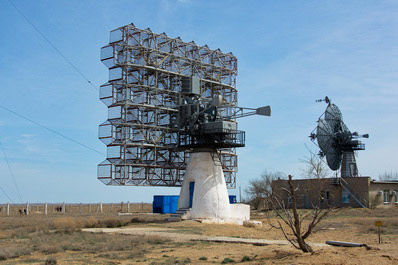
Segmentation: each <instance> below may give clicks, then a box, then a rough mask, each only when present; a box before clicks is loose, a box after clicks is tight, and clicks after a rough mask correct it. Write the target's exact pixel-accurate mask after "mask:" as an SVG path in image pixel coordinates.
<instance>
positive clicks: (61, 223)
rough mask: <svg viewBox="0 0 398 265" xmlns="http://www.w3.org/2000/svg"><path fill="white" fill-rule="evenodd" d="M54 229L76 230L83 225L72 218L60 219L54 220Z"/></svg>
mask: <svg viewBox="0 0 398 265" xmlns="http://www.w3.org/2000/svg"><path fill="white" fill-rule="evenodd" d="M52 227H53V228H54V229H56V230H75V229H78V228H81V224H80V222H78V221H77V220H76V219H73V218H71V217H60V218H56V219H54V220H53V222H52Z"/></svg>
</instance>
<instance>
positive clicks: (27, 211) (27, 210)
mask: <svg viewBox="0 0 398 265" xmlns="http://www.w3.org/2000/svg"><path fill="white" fill-rule="evenodd" d="M26 215H29V202H27V203H26Z"/></svg>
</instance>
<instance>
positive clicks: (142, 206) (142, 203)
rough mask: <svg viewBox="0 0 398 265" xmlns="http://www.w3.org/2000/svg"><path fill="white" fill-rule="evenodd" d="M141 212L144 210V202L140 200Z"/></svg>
mask: <svg viewBox="0 0 398 265" xmlns="http://www.w3.org/2000/svg"><path fill="white" fill-rule="evenodd" d="M141 212H142V213H143V212H144V202H141Z"/></svg>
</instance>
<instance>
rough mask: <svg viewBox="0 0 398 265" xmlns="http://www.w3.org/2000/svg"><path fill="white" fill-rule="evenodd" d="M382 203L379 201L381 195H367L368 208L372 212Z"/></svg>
mask: <svg viewBox="0 0 398 265" xmlns="http://www.w3.org/2000/svg"><path fill="white" fill-rule="evenodd" d="M382 203H383V201H382V199H381V195H380V194H378V193H376V194H373V195H369V208H370V209H372V210H374V209H376V208H377V207H378V206H380V205H381V204H382Z"/></svg>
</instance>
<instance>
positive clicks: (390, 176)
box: [379, 171, 398, 182]
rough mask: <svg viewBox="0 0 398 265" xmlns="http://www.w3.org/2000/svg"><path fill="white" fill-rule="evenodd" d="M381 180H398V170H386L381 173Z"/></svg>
mask: <svg viewBox="0 0 398 265" xmlns="http://www.w3.org/2000/svg"><path fill="white" fill-rule="evenodd" d="M379 180H381V181H397V182H398V172H392V171H391V172H384V173H383V174H380V175H379Z"/></svg>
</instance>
